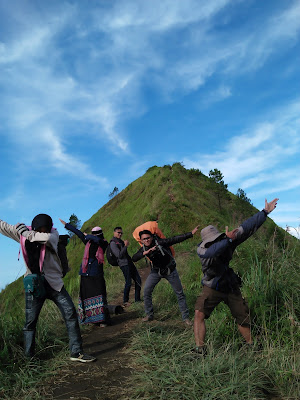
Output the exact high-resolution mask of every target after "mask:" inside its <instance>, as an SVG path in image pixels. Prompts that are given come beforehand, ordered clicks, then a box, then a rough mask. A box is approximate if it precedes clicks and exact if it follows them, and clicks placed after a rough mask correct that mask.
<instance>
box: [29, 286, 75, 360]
mask: <svg viewBox="0 0 300 400" xmlns="http://www.w3.org/2000/svg"><path fill="white" fill-rule="evenodd" d="M45 288H46V295H45V297H42V298H38V297H34V296H32V295H31V294H30V293H25V303H26V305H25V325H24V328H23V332H24V351H25V355H26V356H28V357H32V356H33V355H34V348H35V331H36V324H37V321H38V317H39V314H40V311H41V309H42V307H43V304H44V302H45V300H46V299H50V300H52V301H54V303H55V304H56V305H57V307H58V308H59V310H60V312H61V314H62V317H63V319H64V321H65V324H66V327H67V330H68V335H69V347H70V352H71V354H76V353H80V352H82V339H81V334H80V328H79V323H78V317H77V312H76V309H75V306H74V304H73V302H72V299H71V297H70V295H69V293H68V292H67V291H66V289H65V288H64V287H63V288H62V290H61V291H60V292H58V291H56V290H54V289H52V287H51V286H50V285H49V283H48V282H47V281H46V280H45Z"/></svg>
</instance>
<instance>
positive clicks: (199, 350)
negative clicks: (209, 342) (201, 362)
mask: <svg viewBox="0 0 300 400" xmlns="http://www.w3.org/2000/svg"><path fill="white" fill-rule="evenodd" d="M191 352H192V353H193V355H195V356H197V357H203V358H204V357H205V356H206V355H207V350H206V347H205V346H197V347H194V348H193V349H192V350H191Z"/></svg>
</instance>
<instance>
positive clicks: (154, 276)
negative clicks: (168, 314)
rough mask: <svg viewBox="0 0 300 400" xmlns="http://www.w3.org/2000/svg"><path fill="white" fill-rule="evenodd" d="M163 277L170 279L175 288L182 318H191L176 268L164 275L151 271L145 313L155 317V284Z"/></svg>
mask: <svg viewBox="0 0 300 400" xmlns="http://www.w3.org/2000/svg"><path fill="white" fill-rule="evenodd" d="M161 278H165V279H167V281H169V283H170V285H171V286H172V289H173V290H174V293H175V294H176V296H177V300H178V305H179V309H180V312H181V315H182V319H183V320H185V319H187V318H189V310H188V307H187V304H186V300H185V294H184V293H183V288H182V284H181V281H180V278H179V275H178V272H177V270H176V269H174V271H173V272H171V274H170V275H164V276H160V275H158V273H157V272H155V271H153V270H152V271H151V272H150V274H149V276H148V278H147V280H146V283H145V288H144V306H145V313H146V314H147V315H148V316H149V317H153V304H152V292H153V290H154V288H155V286H156V285H157V284H158V282H159V281H160V280H161Z"/></svg>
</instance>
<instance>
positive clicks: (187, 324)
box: [183, 318, 194, 326]
mask: <svg viewBox="0 0 300 400" xmlns="http://www.w3.org/2000/svg"><path fill="white" fill-rule="evenodd" d="M183 323H184V324H185V325H186V326H193V325H194V324H193V322H192V321H191V320H190V319H188V318H187V319H185V320H183Z"/></svg>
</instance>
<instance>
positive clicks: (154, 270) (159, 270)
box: [132, 226, 198, 325]
mask: <svg viewBox="0 0 300 400" xmlns="http://www.w3.org/2000/svg"><path fill="white" fill-rule="evenodd" d="M197 230H198V226H197V227H196V228H194V229H193V230H192V232H189V233H184V234H182V235H178V236H174V237H171V238H167V239H161V238H159V237H157V236H154V235H153V234H152V233H151V232H150V231H148V230H144V231H141V232H139V236H140V238H141V241H142V243H143V246H142V247H141V248H140V249H139V251H138V252H137V253H135V254H134V255H133V256H132V261H133V262H136V261H138V260H140V259H141V258H143V257H147V258H148V259H149V260H150V262H151V272H150V274H149V276H148V278H147V280H146V283H145V288H144V306H145V313H146V317H145V318H143V321H144V322H147V321H152V320H153V315H154V314H153V304H152V292H153V290H154V288H155V286H156V285H157V284H158V282H159V281H160V280H161V278H165V279H167V280H168V281H169V283H170V284H171V286H172V288H173V290H174V293H175V294H176V296H177V299H178V305H179V309H180V311H181V314H182V319H183V321H184V323H185V324H186V325H192V322H191V321H190V319H189V310H188V307H187V304H186V300H185V295H184V292H183V288H182V284H181V281H180V278H179V275H178V272H177V270H176V262H175V259H174V257H173V256H172V253H171V250H170V246H172V245H173V244H176V243H180V242H183V241H184V240H186V239H189V238H191V237H193V235H194V234H195V233H196V232H197Z"/></svg>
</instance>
